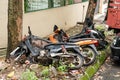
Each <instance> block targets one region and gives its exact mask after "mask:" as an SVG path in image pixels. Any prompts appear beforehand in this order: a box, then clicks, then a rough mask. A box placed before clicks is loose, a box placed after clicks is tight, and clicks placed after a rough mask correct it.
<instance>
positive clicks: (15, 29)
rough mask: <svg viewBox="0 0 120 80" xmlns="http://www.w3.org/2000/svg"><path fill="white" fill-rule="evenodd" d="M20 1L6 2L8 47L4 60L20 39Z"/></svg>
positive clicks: (21, 9) (21, 13) (21, 10)
mask: <svg viewBox="0 0 120 80" xmlns="http://www.w3.org/2000/svg"><path fill="white" fill-rule="evenodd" d="M22 6H23V5H22V0H8V47H7V54H6V60H7V59H9V56H10V52H11V51H12V50H13V49H15V48H16V47H17V45H18V43H19V42H20V41H21V38H22V18H23V8H22Z"/></svg>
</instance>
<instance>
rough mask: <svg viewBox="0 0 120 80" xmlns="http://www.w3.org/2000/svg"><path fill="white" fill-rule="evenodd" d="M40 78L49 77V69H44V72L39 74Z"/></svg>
mask: <svg viewBox="0 0 120 80" xmlns="http://www.w3.org/2000/svg"><path fill="white" fill-rule="evenodd" d="M41 74H42V76H44V77H47V76H48V75H49V69H48V67H46V68H45V69H44V70H42V72H41Z"/></svg>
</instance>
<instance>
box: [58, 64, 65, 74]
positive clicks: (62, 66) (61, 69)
mask: <svg viewBox="0 0 120 80" xmlns="http://www.w3.org/2000/svg"><path fill="white" fill-rule="evenodd" d="M57 69H58V71H61V72H64V71H66V70H67V65H61V66H59V67H58V68H57Z"/></svg>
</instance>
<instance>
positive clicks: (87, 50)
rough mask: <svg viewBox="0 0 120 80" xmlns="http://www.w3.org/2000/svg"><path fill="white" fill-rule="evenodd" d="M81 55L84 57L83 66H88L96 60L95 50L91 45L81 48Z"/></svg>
mask: <svg viewBox="0 0 120 80" xmlns="http://www.w3.org/2000/svg"><path fill="white" fill-rule="evenodd" d="M82 56H83V57H84V63H83V65H84V66H89V65H91V64H92V63H94V62H95V60H96V53H95V50H94V49H92V48H91V47H83V48H82Z"/></svg>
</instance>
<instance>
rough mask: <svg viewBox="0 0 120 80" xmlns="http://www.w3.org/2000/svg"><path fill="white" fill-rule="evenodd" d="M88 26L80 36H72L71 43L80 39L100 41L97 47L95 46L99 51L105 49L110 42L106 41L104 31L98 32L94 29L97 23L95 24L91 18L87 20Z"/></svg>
mask: <svg viewBox="0 0 120 80" xmlns="http://www.w3.org/2000/svg"><path fill="white" fill-rule="evenodd" d="M85 21H86V24H87V26H84V27H83V29H82V31H81V32H80V33H79V34H76V35H74V36H71V37H70V38H69V41H73V40H74V39H78V38H94V39H97V40H98V43H97V45H96V44H95V46H96V48H97V49H98V50H101V49H105V48H106V45H108V42H107V41H106V40H105V34H104V31H103V30H101V31H99V30H97V29H95V28H94V25H95V23H93V22H92V21H91V20H90V19H89V18H86V20H85Z"/></svg>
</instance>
